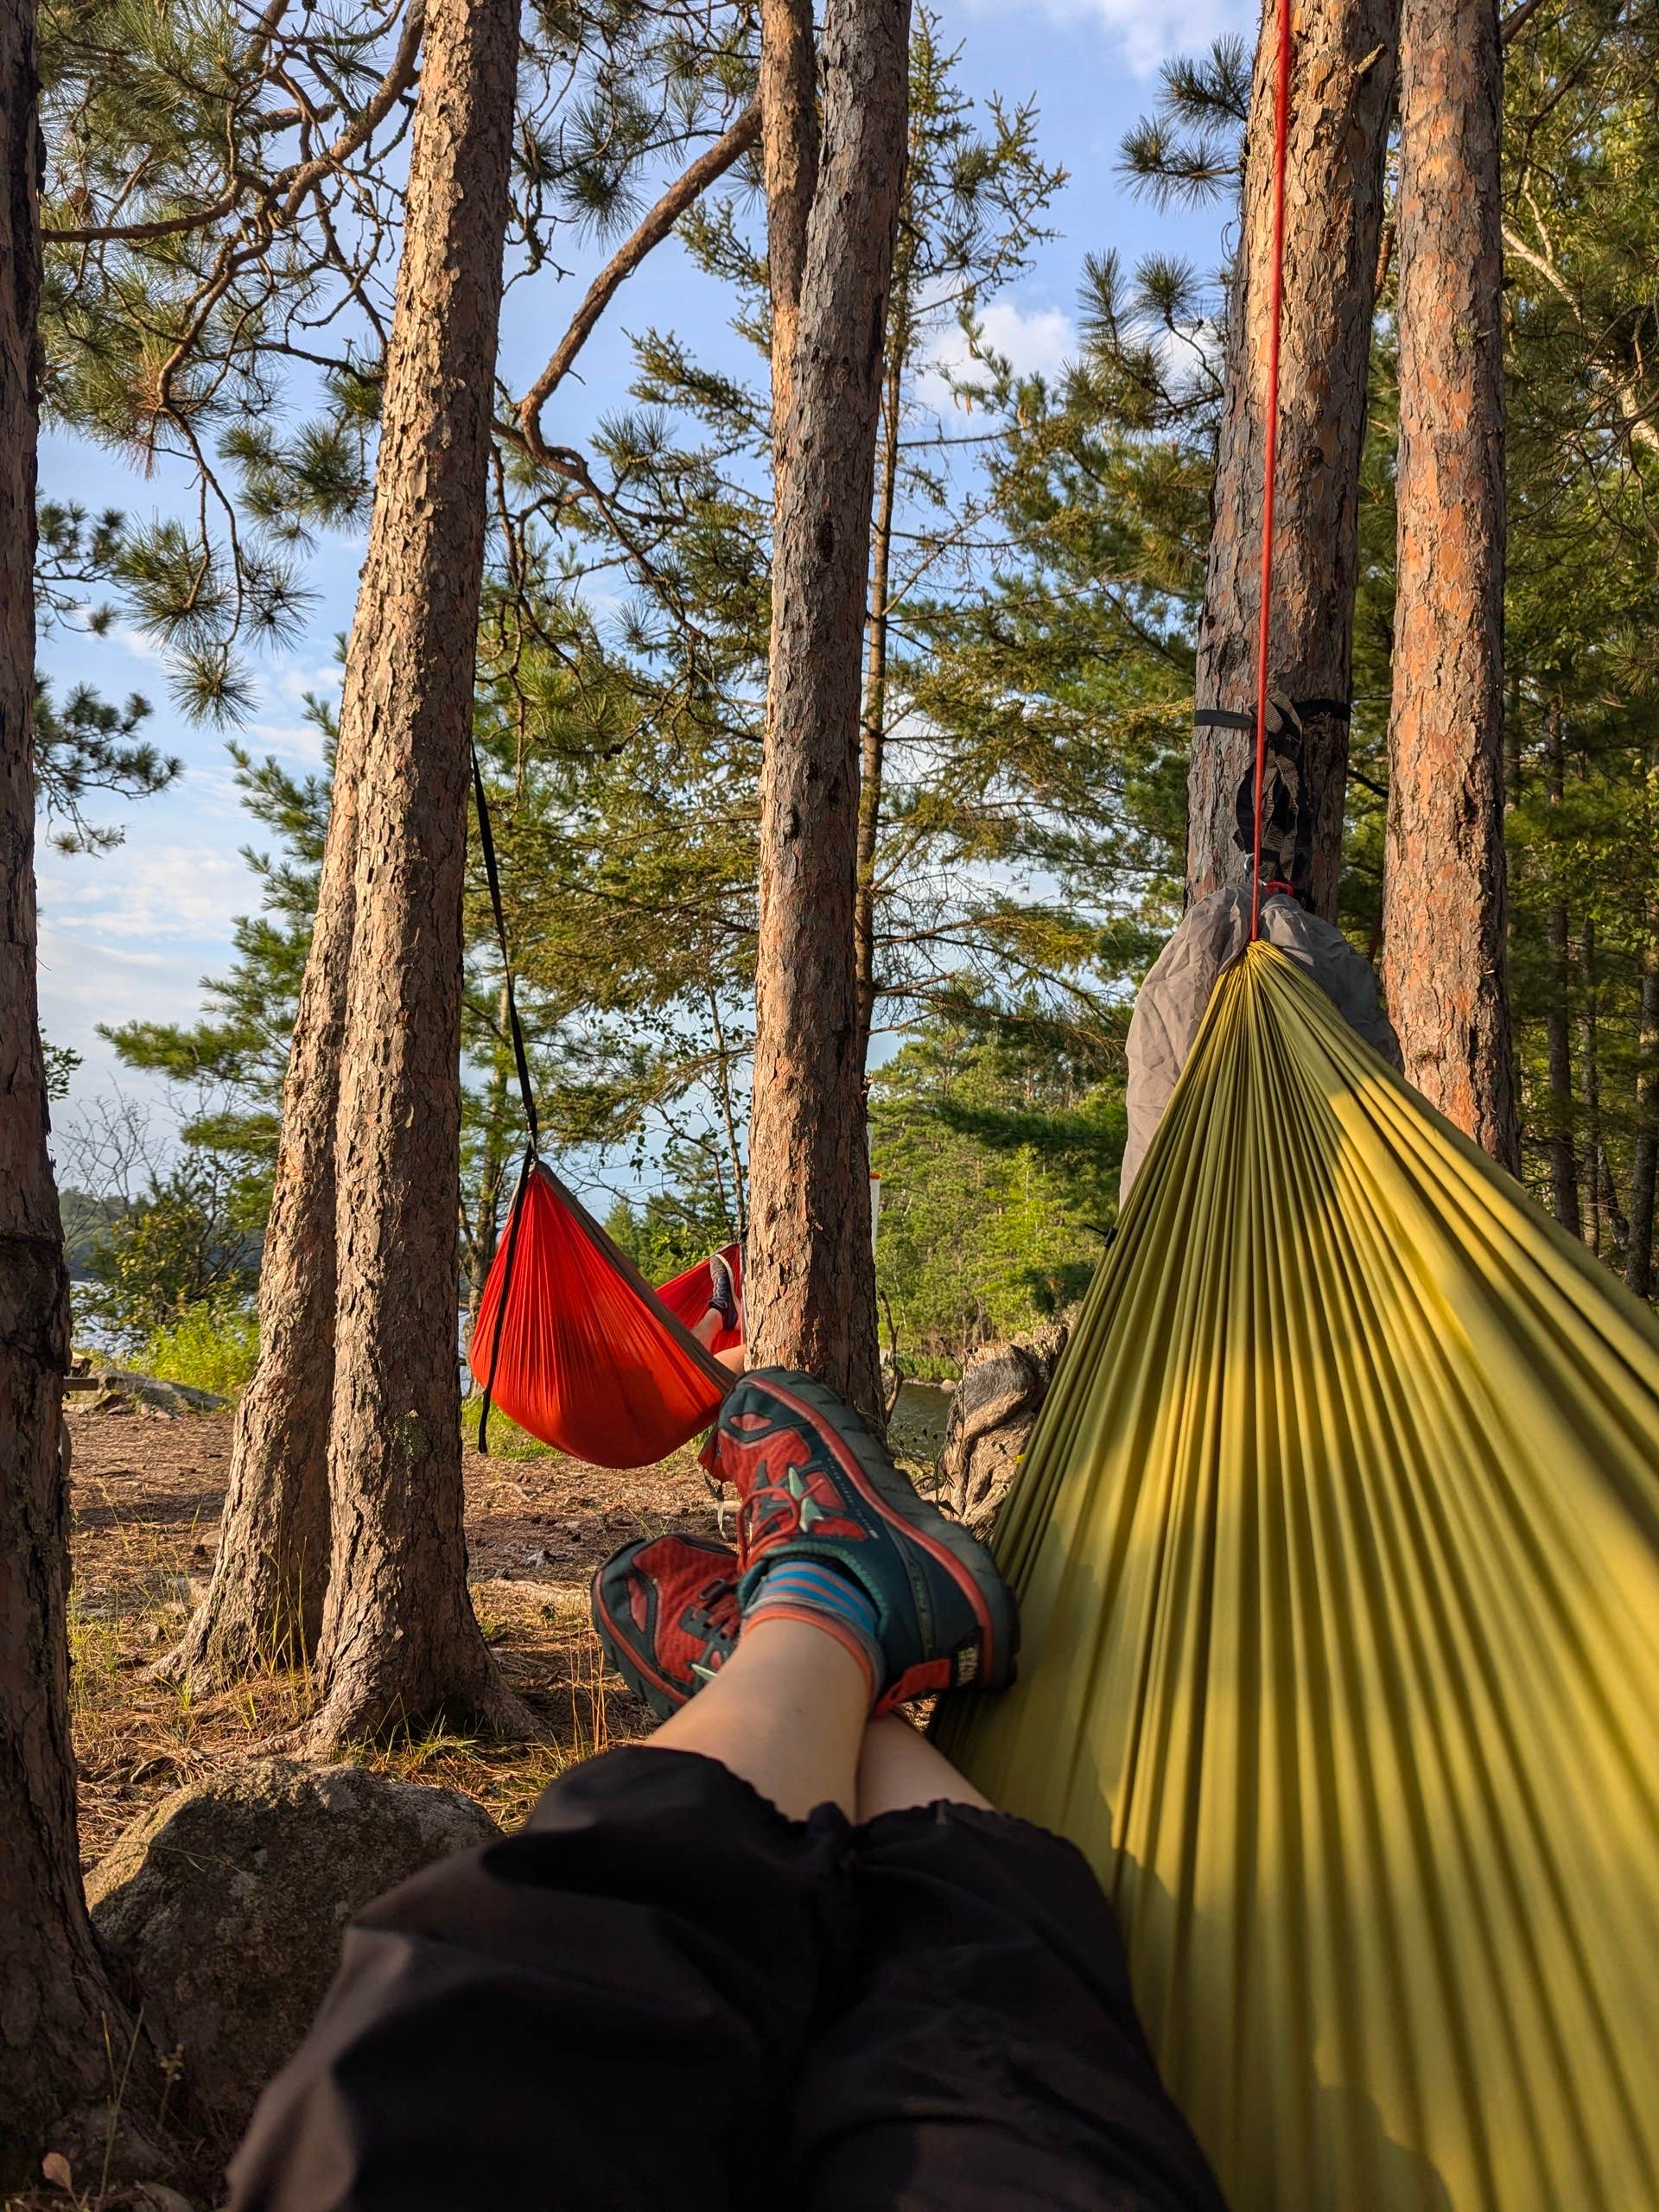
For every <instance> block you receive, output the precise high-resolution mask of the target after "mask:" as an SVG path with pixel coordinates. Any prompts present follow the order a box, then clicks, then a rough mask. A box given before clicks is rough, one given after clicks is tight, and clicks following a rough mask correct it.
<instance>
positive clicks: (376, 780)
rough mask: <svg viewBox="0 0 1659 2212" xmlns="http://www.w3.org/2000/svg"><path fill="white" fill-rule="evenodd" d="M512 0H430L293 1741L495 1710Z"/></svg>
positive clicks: (364, 777)
mask: <svg viewBox="0 0 1659 2212" xmlns="http://www.w3.org/2000/svg"><path fill="white" fill-rule="evenodd" d="M517 62H518V0H432V4H431V6H430V8H429V13H428V18H427V29H426V46H425V56H424V64H423V71H422V80H421V92H420V100H419V105H418V107H417V110H416V123H415V134H414V144H413V149H412V151H411V154H410V178H409V195H408V213H407V217H406V221H405V226H404V252H403V259H402V263H401V264H400V267H399V270H398V279H397V306H396V311H395V314H394V317H393V323H392V334H391V347H390V350H389V355H388V360H387V373H386V391H385V405H384V410H383V414H382V423H381V433H380V457H379V465H378V472H377V475H376V480H375V500H374V512H373V516H372V522H371V524H370V552H369V560H368V563H367V567H366V569H365V583H364V586H363V588H362V590H361V592H360V594H359V605H358V613H357V619H356V620H355V622H354V624H353V637H352V645H351V649H350V659H351V661H352V662H354V663H355V664H357V666H358V669H359V675H358V678H357V682H356V683H355V684H354V686H353V690H352V696H353V699H354V701H355V702H356V704H357V709H358V711H359V712H360V713H361V714H362V715H363V717H364V731H363V737H362V753H361V765H360V773H359V787H358V828H357V871H356V882H355V894H354V895H355V901H356V918H355V927H354V931H353V945H352V962H351V975H350V981H349V985H348V988H347V995H346V1033H345V1046H344V1052H343V1056H342V1068H341V1081H340V1124H339V1129H340V1134H339V1181H338V1198H337V1204H338V1211H339V1223H340V1294H339V1309H338V1310H339V1319H338V1331H337V1344H336V1357H335V1370H334V1407H333V1426H332V1440H331V1446H330V1452H329V1467H328V1475H329V1490H330V1496H331V1499H332V1503H333V1548H332V1560H331V1572H330V1577H329V1585H328V1597H327V1611H326V1612H325V1615H324V1619H323V1628H322V1637H321V1644H320V1648H319V1655H318V1672H319V1677H320V1689H321V1707H320V1709H319V1711H318V1713H317V1715H316V1717H315V1720H314V1722H313V1725H312V1729H311V1737H310V1744H311V1748H312V1749H313V1750H314V1751H317V1752H325V1751H334V1750H335V1749H337V1748H339V1747H340V1745H345V1744H347V1743H351V1742H353V1741H357V1740H360V1739H361V1738H364V1737H365V1736H370V1735H372V1734H376V1733H378V1732H381V1731H383V1730H385V1729H386V1728H388V1727H391V1726H401V1725H409V1724H413V1723H415V1722H417V1721H419V1720H421V1719H424V1718H427V1717H429V1716H430V1715H432V1714H434V1713H437V1712H439V1711H440V1710H442V1711H444V1712H446V1713H448V1714H450V1715H451V1716H459V1715H461V1714H463V1713H464V1714H469V1715H472V1716H474V1717H475V1718H478V1719H482V1720H483V1721H485V1722H486V1724H493V1725H498V1726H523V1725H524V1722H525V1719H526V1716H525V1715H524V1713H523V1712H522V1710H521V1709H520V1708H518V1706H517V1701H516V1700H513V1699H512V1698H511V1697H510V1696H509V1695H508V1694H507V1693H506V1691H505V1688H504V1687H503V1685H502V1683H501V1681H500V1680H499V1675H498V1674H497V1672H496V1669H495V1665H494V1662H493V1659H492V1658H491V1656H490V1654H489V1651H488V1649H486V1645H485V1643H484V1639H483V1637H482V1635H481V1634H480V1630H479V1627H478V1624H477V1622H476V1620H475V1619H474V1616H473V1611H472V1605H471V1602H470V1599H469V1598H468V1595H467V1551H466V1542H465V1538H464V1536H463V1534H462V1528H461V1402H460V1378H459V1372H458V1368H457V1362H456V1347H455V1302H456V1293H457V1289H458V1287H459V1281H460V1258H459V1246H460V1234H459V1222H458V1210H457V1205H456V1193H457V1191H458V1188H459V1176H460V1160H461V1076H460V1062H461V949H462V948H461V893H462V887H463V878H464V874H465V857H466V842H467V789H468V758H469V755H468V747H469V743H470V734H471V728H472V714H473V670H474V653H475V651H476V633H477V622H478V610H479V601H480V590H481V582H482V571H483V555H484V523H485V501H486V470H487V462H488V453H489V422H490V404H491V395H492V380H493V372H494V365H495V353H496V334H497V325H498V321H499V308H500V298H501V259H502V249H503V241H504V238H505V228H506V219H507V166H508V155H509V149H510V146H511V142H512V122H513V111H514V91H515V78H516V71H517Z"/></svg>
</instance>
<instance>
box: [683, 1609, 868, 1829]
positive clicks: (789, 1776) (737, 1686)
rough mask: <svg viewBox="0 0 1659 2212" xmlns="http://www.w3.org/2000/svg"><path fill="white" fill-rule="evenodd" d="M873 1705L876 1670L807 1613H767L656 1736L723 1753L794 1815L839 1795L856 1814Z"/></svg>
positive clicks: (729, 1765)
mask: <svg viewBox="0 0 1659 2212" xmlns="http://www.w3.org/2000/svg"><path fill="white" fill-rule="evenodd" d="M869 1709H870V1682H869V1677H868V1675H867V1674H866V1673H865V1672H864V1670H863V1669H862V1668H861V1666H860V1665H859V1663H858V1662H857V1660H856V1659H855V1658H854V1657H853V1656H852V1654H851V1653H850V1652H849V1651H848V1650H847V1649H845V1648H844V1646H842V1644H841V1643H838V1642H836V1641H835V1640H834V1638H832V1637H829V1636H827V1635H826V1634H825V1633H824V1632H823V1630H822V1629H820V1628H817V1627H816V1626H814V1625H813V1624H811V1623H810V1622H807V1621H803V1620H796V1619H786V1620H760V1621H757V1622H756V1623H755V1624H754V1625H753V1627H746V1629H745V1630H744V1632H743V1635H742V1637H741V1639H740V1641H739V1643H738V1647H737V1649H736V1650H735V1651H734V1653H733V1654H732V1656H731V1657H730V1658H729V1659H728V1661H727V1662H726V1664H725V1665H724V1666H723V1667H722V1668H721V1670H720V1672H719V1674H718V1675H715V1679H714V1680H713V1681H711V1682H710V1683H709V1685H708V1687H707V1688H705V1689H704V1690H703V1691H702V1694H700V1695H699V1696H697V1697H696V1698H694V1699H692V1700H691V1702H690V1704H689V1705H686V1706H684V1707H682V1708H681V1710H680V1711H679V1712H678V1713H676V1714H675V1715H674V1717H673V1719H671V1720H666V1721H664V1724H663V1726H661V1727H660V1728H659V1729H658V1731H657V1733H656V1734H655V1735H654V1736H653V1737H652V1743H653V1744H654V1745H656V1747H657V1748H658V1750H659V1751H699V1752H701V1753H702V1756H703V1758H710V1759H718V1760H719V1762H720V1764H721V1765H722V1766H723V1767H724V1768H725V1769H726V1770H727V1771H728V1773H729V1774H735V1775H738V1776H741V1778H742V1779H743V1780H744V1781H745V1782H747V1783H750V1784H751V1786H752V1787H753V1788H754V1789H758V1790H759V1791H760V1795H761V1796H763V1797H765V1798H767V1799H769V1800H770V1802H772V1804H774V1805H775V1806H776V1807H777V1808H778V1809H779V1812H780V1813H783V1814H785V1815H786V1816H788V1817H789V1818H790V1819H792V1820H804V1819H805V1817H806V1815H808V1814H809V1813H810V1811H811V1810H812V1808H814V1806H817V1805H824V1804H829V1805H836V1806H838V1807H839V1808H840V1809H841V1811H842V1812H843V1813H844V1814H845V1815H847V1817H848V1818H849V1820H850V1819H851V1818H852V1816H853V1809H854V1806H855V1802H856V1795H857V1793H856V1789H855V1782H856V1777H857V1775H858V1770H859V1754H860V1751H861V1749H862V1746H863V1742H864V1724H865V1720H866V1718H867V1717H868V1713H869Z"/></svg>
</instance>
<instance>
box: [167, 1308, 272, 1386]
mask: <svg viewBox="0 0 1659 2212" xmlns="http://www.w3.org/2000/svg"><path fill="white" fill-rule="evenodd" d="M257 1357H259V1323H258V1319H257V1316H256V1315H255V1313H254V1312H253V1310H252V1308H251V1307H250V1306H242V1305H232V1304H229V1303H223V1304H212V1303H209V1304H207V1305H201V1306H187V1307H186V1308H185V1310H184V1311H183V1312H182V1313H181V1314H180V1315H179V1316H178V1317H177V1319H175V1320H172V1321H167V1322H163V1323H162V1325H160V1326H159V1327H157V1328H154V1329H152V1330H151V1331H150V1332H149V1335H148V1336H147V1337H145V1338H143V1342H142V1343H141V1344H139V1346H138V1350H137V1365H138V1366H139V1368H140V1369H141V1370H143V1373H144V1374H146V1375H156V1376H160V1377H161V1378H162V1381H163V1382H167V1383H186V1384H188V1385H189V1386H190V1387H191V1388H192V1389H197V1390H216V1391H218V1393H219V1395H220V1396H221V1397H225V1398H229V1397H233V1396H234V1395H236V1393H237V1392H238V1390H240V1389H242V1388H243V1387H244V1385H245V1383H247V1382H248V1381H249V1380H250V1379H251V1376H252V1374H253V1366H254V1362H255V1361H256V1360H257Z"/></svg>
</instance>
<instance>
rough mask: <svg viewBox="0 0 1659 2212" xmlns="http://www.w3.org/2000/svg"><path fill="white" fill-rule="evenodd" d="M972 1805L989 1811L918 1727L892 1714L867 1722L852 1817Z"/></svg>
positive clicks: (864, 1818)
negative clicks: (914, 1807) (942, 1804)
mask: <svg viewBox="0 0 1659 2212" xmlns="http://www.w3.org/2000/svg"><path fill="white" fill-rule="evenodd" d="M942 1800H943V1801H944V1802H945V1803H946V1804H950V1805H977V1806H979V1807H980V1808H981V1809H982V1811H984V1812H988V1813H989V1812H995V1809H996V1808H995V1806H994V1805H993V1804H992V1803H991V1801H990V1799H989V1798H988V1797H982V1796H980V1794H979V1792H978V1790H977V1789H975V1787H974V1785H973V1783H971V1782H969V1781H968V1780H967V1779H966V1777H964V1776H963V1775H960V1774H958V1773H957V1770H956V1769H955V1767H953V1766H952V1765H951V1764H950V1760H949V1759H948V1758H946V1757H945V1756H944V1752H943V1751H936V1750H935V1749H934V1747H933V1745H931V1744H930V1743H929V1742H928V1740H927V1738H926V1737H925V1736H924V1735H923V1734H922V1733H921V1732H920V1730H919V1729H916V1728H912V1726H911V1725H910V1723H909V1721H908V1720H905V1719H901V1718H900V1717H899V1714H898V1713H886V1714H884V1715H883V1716H882V1718H881V1719H880V1720H872V1721H871V1723H870V1725H869V1726H868V1728H867V1729H866V1730H865V1732H864V1746H863V1749H862V1751H861V1753H860V1754H859V1761H858V1818H859V1820H860V1821H873V1820H874V1818H875V1816H876V1815H877V1814H878V1813H902V1812H904V1811H906V1810H907V1809H908V1808H910V1807H911V1806H912V1805H937V1804H938V1803H939V1802H941V1801H942Z"/></svg>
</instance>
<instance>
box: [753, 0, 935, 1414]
mask: <svg viewBox="0 0 1659 2212" xmlns="http://www.w3.org/2000/svg"><path fill="white" fill-rule="evenodd" d="M909 35H910V9H909V5H908V0H830V6H829V11H828V14H827V16H826V18H825V22H824V31H823V85H824V127H823V154H822V159H821V162H820V166H819V172H818V180H817V188H816V191H815V192H814V194H813V198H812V207H811V215H810V221H809V224H808V232H807V250H806V262H805V267H804V277H803V281H802V286H801V295H800V297H801V311H800V321H799V324H798V329H797V334H796V345H795V352H794V357H793V361H792V365H791V399H790V406H789V412H788V416H787V419H786V420H785V423H784V425H783V429H782V432H781V435H780V437H779V444H778V453H777V460H778V487H777V526H776V541H775V544H774V548H773V556H772V664H771V671H772V680H771V690H770V696H769V699H768V703H767V716H766V758H765V763H764V766H763V771H762V778H761V794H760V938H759V944H758V948H757V957H756V975H755V1049H754V1103H753V1116H752V1120H751V1125H750V1140H749V1243H748V1274H747V1322H748V1328H749V1348H750V1357H751V1358H752V1359H753V1360H754V1361H756V1362H780V1363H785V1364H787V1365H790V1366H794V1367H800V1368H804V1369H807V1370H810V1371H811V1372H812V1373H814V1374H817V1375H819V1376H822V1377H823V1380H824V1381H826V1382H827V1383H829V1384H831V1386H832V1387H834V1388H835V1389H839V1390H840V1391H842V1393H843V1395H846V1396H848V1397H849V1398H851V1399H852V1400H853V1402H855V1404H857V1405H859V1406H861V1407H862V1408H863V1409H864V1410H865V1411H866V1412H867V1413H868V1414H871V1415H872V1416H874V1417H876V1418H879V1417H880V1408H881V1391H880V1363H879V1360H878V1357H877V1350H876V1310H875V1272H874V1262H873V1259H872V1256H871V1251H870V1197H869V1160H868V1135H867V1128H866V1122H865V1112H864V1090H863V1072H864V1071H863V1067H862V1065H861V1054H860V1051H859V1041H860V1032H859V1020H858V992H857V978H856V971H855V963H854V957H853V921H854V911H855V889H856V873H857V849H858V779H859V754H858V739H859V688H860V684H859V679H860V660H861V651H860V648H861V641H862V639H863V634H864V618H865V611H866V598H867V592H868V581H869V574H868V563H869V550H870V503H871V497H872V493H873V491H874V465H875V433H876V418H877V413H878V409H879V404H880V378H881V357H882V334H883V331H884V328H885V326H886V317H887V289H888V285H889V282H890V277H891V270H892V263H893V238H894V232H895V230H896V227H897V224H898V216H899V197H900V193H901V190H902V187H903V181H904V167H905V143H906V113H907V108H908V96H909V81H908V80H909Z"/></svg>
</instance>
